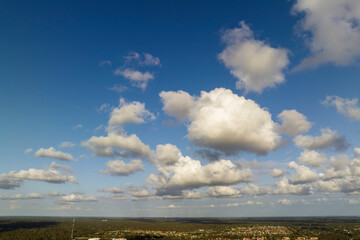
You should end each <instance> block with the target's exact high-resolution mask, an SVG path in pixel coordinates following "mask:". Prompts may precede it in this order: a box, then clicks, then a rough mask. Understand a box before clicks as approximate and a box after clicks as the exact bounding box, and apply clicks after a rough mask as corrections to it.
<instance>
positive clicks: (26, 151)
mask: <svg viewBox="0 0 360 240" xmlns="http://www.w3.org/2000/svg"><path fill="white" fill-rule="evenodd" d="M32 151H33V149H32V148H27V149H26V150H25V151H24V153H25V154H28V153H31V152H32Z"/></svg>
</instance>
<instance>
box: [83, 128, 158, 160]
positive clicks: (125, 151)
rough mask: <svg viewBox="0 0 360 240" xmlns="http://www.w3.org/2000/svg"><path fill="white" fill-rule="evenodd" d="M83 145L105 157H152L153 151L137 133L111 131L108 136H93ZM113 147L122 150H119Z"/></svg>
mask: <svg viewBox="0 0 360 240" xmlns="http://www.w3.org/2000/svg"><path fill="white" fill-rule="evenodd" d="M82 145H83V146H84V147H86V148H88V149H89V150H91V151H92V152H93V153H94V154H95V155H96V156H103V157H114V156H121V157H143V158H147V159H150V158H151V156H152V154H153V153H152V151H151V150H150V147H149V146H148V145H145V144H144V143H143V142H142V141H141V140H140V139H139V138H138V137H137V136H136V135H135V134H131V135H129V136H128V135H126V134H125V133H116V132H109V133H108V135H107V136H100V137H97V136H92V137H91V138H90V139H88V140H87V141H85V142H83V143H82ZM113 148H118V149H120V150H122V151H121V152H117V151H116V150H114V149H113Z"/></svg>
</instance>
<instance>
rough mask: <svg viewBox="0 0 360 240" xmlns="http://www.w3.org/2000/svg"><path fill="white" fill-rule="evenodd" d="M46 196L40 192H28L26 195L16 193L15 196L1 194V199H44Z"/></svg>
mask: <svg viewBox="0 0 360 240" xmlns="http://www.w3.org/2000/svg"><path fill="white" fill-rule="evenodd" d="M42 198H45V197H44V196H43V195H41V194H39V193H28V194H25V195H21V194H16V195H13V196H2V195H0V200H29V199H42Z"/></svg>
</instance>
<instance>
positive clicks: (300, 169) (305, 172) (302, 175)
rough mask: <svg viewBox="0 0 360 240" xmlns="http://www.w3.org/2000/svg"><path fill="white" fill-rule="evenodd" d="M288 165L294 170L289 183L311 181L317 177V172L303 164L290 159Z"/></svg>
mask: <svg viewBox="0 0 360 240" xmlns="http://www.w3.org/2000/svg"><path fill="white" fill-rule="evenodd" d="M289 167H290V168H293V169H295V171H296V172H295V174H294V175H293V176H292V177H291V178H290V179H289V182H290V183H291V184H304V183H312V182H315V181H316V180H317V179H318V175H317V173H316V172H315V171H313V170H311V169H310V168H308V167H306V166H304V165H298V164H297V163H295V162H293V161H292V162H290V163H289Z"/></svg>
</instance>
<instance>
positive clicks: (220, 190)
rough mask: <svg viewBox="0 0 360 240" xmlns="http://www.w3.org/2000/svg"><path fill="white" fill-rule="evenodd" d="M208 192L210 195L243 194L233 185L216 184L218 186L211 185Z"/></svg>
mask: <svg viewBox="0 0 360 240" xmlns="http://www.w3.org/2000/svg"><path fill="white" fill-rule="evenodd" d="M206 192H207V194H208V195H209V196H210V197H235V196H241V195H239V194H240V192H239V190H236V189H235V188H233V187H230V186H216V187H210V188H208V189H207V191H206Z"/></svg>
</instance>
